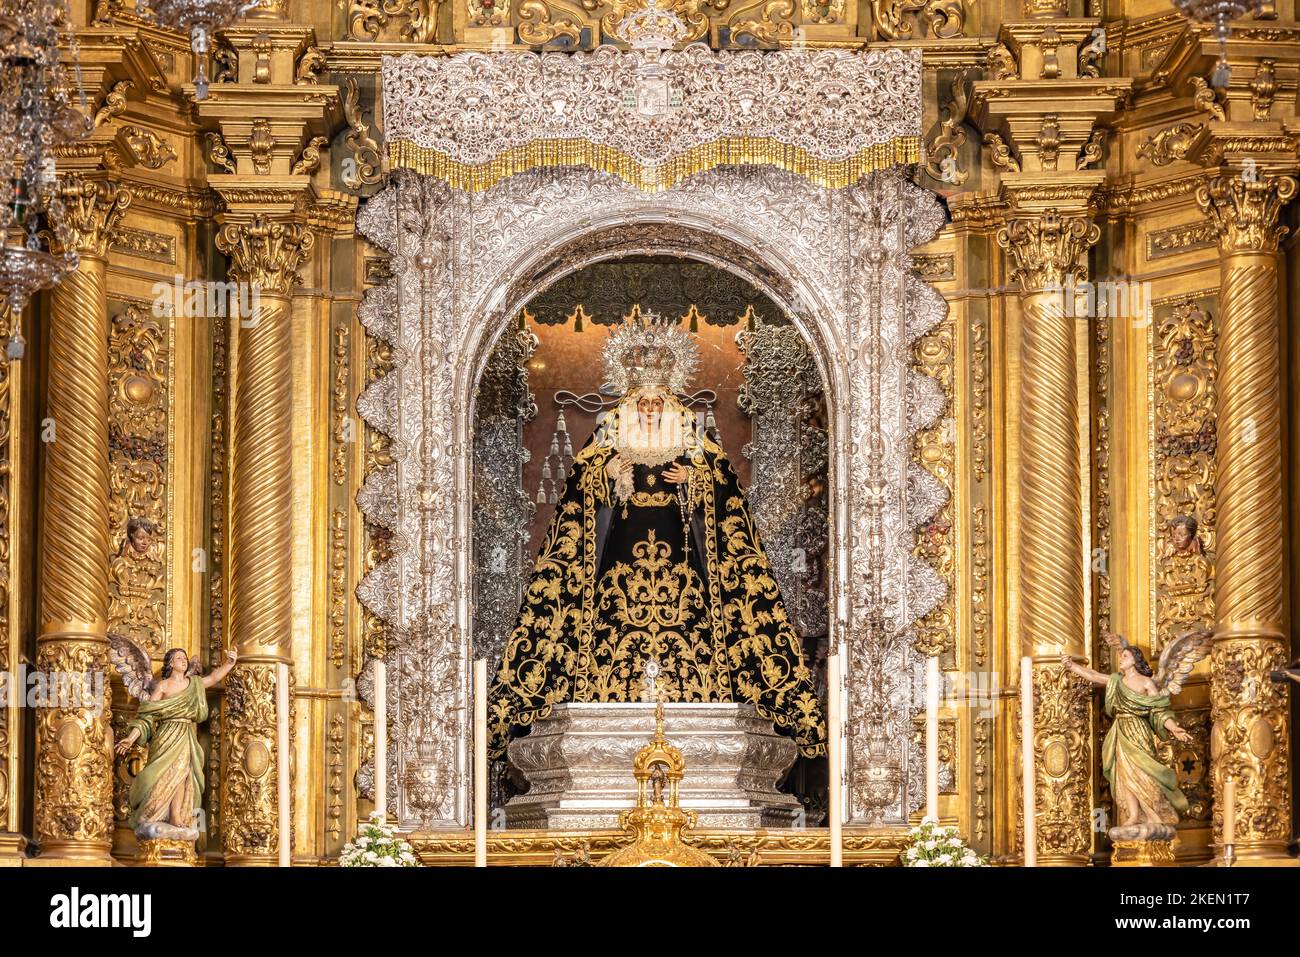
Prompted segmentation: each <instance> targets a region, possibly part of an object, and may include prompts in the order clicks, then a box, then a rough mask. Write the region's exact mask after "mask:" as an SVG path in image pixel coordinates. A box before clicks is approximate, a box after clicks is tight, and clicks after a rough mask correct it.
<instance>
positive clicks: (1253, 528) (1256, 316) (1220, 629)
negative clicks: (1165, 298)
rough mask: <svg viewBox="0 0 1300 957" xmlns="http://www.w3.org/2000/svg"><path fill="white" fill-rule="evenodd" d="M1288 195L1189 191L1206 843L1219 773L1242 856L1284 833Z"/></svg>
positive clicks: (1257, 856) (1261, 182) (1240, 178)
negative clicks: (1205, 243)
mask: <svg viewBox="0 0 1300 957" xmlns="http://www.w3.org/2000/svg"><path fill="white" fill-rule="evenodd" d="M1247 173H1249V174H1251V175H1247ZM1295 193H1296V181H1295V180H1294V179H1293V178H1291V177H1289V176H1280V175H1271V174H1270V175H1263V174H1261V173H1259V172H1258V171H1257V170H1255V169H1254V168H1253V166H1252V167H1251V168H1250V169H1249V170H1248V171H1247V170H1243V171H1242V172H1241V173H1237V174H1234V173H1231V172H1226V171H1225V172H1224V174H1223V175H1219V176H1215V177H1214V178H1212V179H1211V180H1210V181H1209V182H1208V183H1207V184H1206V185H1205V186H1202V187H1201V188H1200V189H1199V190H1198V191H1197V196H1196V199H1197V202H1198V203H1199V204H1200V206H1201V208H1202V209H1203V210H1205V212H1206V213H1207V214H1208V215H1209V217H1210V219H1211V220H1212V222H1213V223H1214V225H1215V228H1216V230H1217V232H1218V241H1219V254H1220V260H1219V262H1220V273H1219V275H1220V285H1219V309H1220V316H1219V322H1220V331H1219V343H1220V345H1219V405H1218V428H1219V443H1218V451H1217V457H1216V465H1217V469H1218V554H1217V563H1216V569H1215V571H1216V576H1217V577H1216V581H1215V591H1214V599H1215V613H1216V617H1217V621H1216V627H1215V642H1214V651H1213V654H1212V658H1211V686H1210V708H1211V711H1210V714H1211V720H1212V722H1213V728H1212V730H1211V734H1210V754H1211V758H1212V760H1213V771H1212V773H1213V780H1214V794H1215V802H1214V803H1215V810H1214V829H1215V840H1216V843H1218V842H1220V841H1221V839H1222V827H1223V806H1222V794H1223V786H1224V781H1225V779H1226V778H1228V777H1231V778H1232V779H1233V780H1234V781H1235V783H1236V795H1237V797H1236V835H1237V842H1236V852H1237V857H1238V858H1239V859H1240V860H1242V861H1243V862H1249V861H1269V860H1283V859H1285V845H1286V842H1287V840H1288V839H1289V837H1290V833H1291V774H1290V760H1289V759H1290V756H1289V753H1288V752H1289V748H1290V745H1289V720H1288V715H1289V708H1288V703H1287V694H1286V690H1285V686H1284V685H1279V684H1275V683H1273V682H1272V681H1270V680H1269V672H1270V671H1273V670H1275V669H1278V668H1282V667H1285V665H1286V662H1287V660H1288V658H1287V646H1288V642H1287V637H1286V630H1285V628H1286V584H1285V582H1286V559H1287V556H1286V532H1285V527H1284V520H1285V513H1284V509H1283V501H1282V393H1281V321H1280V317H1279V315H1278V271H1277V251H1278V240H1279V238H1280V237H1281V235H1282V233H1283V232H1284V231H1285V230H1284V227H1282V226H1280V225H1279V222H1278V220H1279V214H1280V212H1281V209H1282V207H1283V206H1284V205H1285V204H1286V203H1287V202H1288V201H1289V200H1290V199H1291V198H1292V197H1293V196H1294V195H1295Z"/></svg>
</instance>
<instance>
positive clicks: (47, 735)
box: [35, 176, 131, 862]
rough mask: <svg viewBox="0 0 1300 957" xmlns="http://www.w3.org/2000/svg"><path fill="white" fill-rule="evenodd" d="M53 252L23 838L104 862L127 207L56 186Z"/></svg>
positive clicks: (112, 195)
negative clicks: (58, 250)
mask: <svg viewBox="0 0 1300 957" xmlns="http://www.w3.org/2000/svg"><path fill="white" fill-rule="evenodd" d="M59 196H60V199H61V200H62V202H63V208H64V213H63V216H62V218H61V221H60V222H59V223H57V224H56V232H57V236H56V243H57V244H58V245H59V246H61V247H62V248H64V249H66V250H68V251H75V252H76V253H77V254H78V255H79V257H80V262H79V264H78V266H77V268H76V269H75V270H73V271H72V272H70V273H69V274H67V275H66V276H65V277H64V278H63V280H62V281H61V282H60V283H59V284H58V285H57V286H55V287H54V295H53V309H52V315H51V319H50V340H49V388H48V401H47V405H46V409H47V412H46V419H45V421H44V422H43V423H42V432H41V439H42V441H43V442H44V443H45V471H44V488H43V495H42V505H41V510H42V516H41V564H40V583H41V587H40V595H41V601H40V632H39V635H38V638H37V645H36V666H37V668H38V669H39V670H40V671H42V672H45V673H47V674H48V675H50V676H51V679H50V681H49V683H48V684H47V687H50V688H52V689H57V690H58V694H57V696H56V697H55V699H54V700H52V701H50V702H49V704H50V705H52V706H50V707H42V708H39V709H38V710H37V713H36V761H35V766H36V788H35V830H36V840H37V842H38V843H39V845H40V850H41V857H42V858H50V859H76V860H80V861H83V862H90V861H96V860H99V861H105V862H106V861H108V860H109V849H110V847H111V844H112V831H113V807H112V799H113V733H112V729H111V726H110V714H109V702H110V689H109V662H108V641H107V638H106V636H105V632H106V629H107V627H108V560H109V552H110V548H111V545H110V542H109V515H108V497H109V476H108V331H109V324H108V298H107V286H106V268H107V266H106V260H105V257H106V255H107V250H108V240H109V233H110V232H111V231H112V229H113V228H114V226H115V225H116V224H117V222H118V220H119V219H120V218H121V216H122V213H123V211H124V210H125V209H126V208H127V206H128V205H129V204H130V202H131V197H130V194H129V193H128V192H127V191H126V190H124V189H119V188H118V187H116V186H115V185H113V184H111V183H107V182H94V181H91V180H87V179H83V178H80V177H76V176H70V177H68V178H66V179H64V180H63V181H62V182H61V184H60V186H59Z"/></svg>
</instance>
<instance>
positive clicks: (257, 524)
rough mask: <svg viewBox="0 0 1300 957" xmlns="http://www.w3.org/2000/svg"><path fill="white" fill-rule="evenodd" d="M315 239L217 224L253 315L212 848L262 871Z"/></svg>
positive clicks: (236, 386) (234, 466)
mask: <svg viewBox="0 0 1300 957" xmlns="http://www.w3.org/2000/svg"><path fill="white" fill-rule="evenodd" d="M312 245H313V237H312V234H311V233H310V232H308V231H307V230H305V229H304V228H303V227H302V226H301V225H299V224H297V223H290V222H282V221H278V220H271V219H268V218H266V217H264V216H261V215H254V216H252V217H251V218H248V219H241V220H239V221H233V222H227V223H226V224H225V225H224V226H223V227H222V228H221V230H220V232H219V233H218V234H217V246H218V248H219V249H220V250H221V251H222V252H223V253H225V254H226V255H227V256H229V257H230V260H231V273H232V275H233V276H234V277H235V279H236V281H238V282H239V283H241V284H243V285H242V286H241V288H247V289H248V290H249V298H250V299H252V300H253V301H255V302H257V303H258V306H257V307H256V308H255V311H254V314H253V315H251V316H241V317H240V318H239V320H238V322H237V323H235V325H236V329H235V332H234V335H235V337H236V349H235V369H234V375H233V387H232V388H231V453H230V454H231V490H230V499H231V502H230V550H229V556H230V612H229V613H230V633H231V635H232V638H233V641H234V643H235V645H236V647H237V648H238V650H239V654H240V660H239V664H238V665H237V666H236V667H235V670H234V671H233V672H232V673H231V675H230V677H229V678H228V679H227V690H226V697H225V706H224V712H223V716H222V731H223V744H222V746H223V751H224V758H223V761H222V767H223V772H224V773H223V775H222V780H221V819H222V822H223V823H222V828H221V834H222V841H223V845H224V848H225V852H226V861H227V863H229V864H271V863H272V862H273V861H274V860H275V855H276V851H277V847H278V844H279V841H280V840H282V839H284V836H283V835H280V834H278V833H277V823H276V803H275V801H276V781H277V763H276V714H275V681H276V664H277V663H278V662H280V661H286V662H291V661H292V637H293V635H292V627H291V626H292V620H293V579H292V571H293V567H294V563H293V549H292V540H293V528H292V516H293V490H294V483H293V462H292V453H293V435H292V406H291V395H292V388H293V383H292V378H291V376H290V360H291V355H292V345H293V336H292V316H291V311H292V303H291V299H290V295H291V293H292V290H293V287H294V286H295V285H296V284H297V282H298V275H297V270H298V267H299V265H300V264H301V263H302V261H303V257H304V256H305V255H306V254H307V253H308V251H309V250H310V249H311V247H312Z"/></svg>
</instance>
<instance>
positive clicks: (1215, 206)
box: [1196, 171, 1296, 253]
mask: <svg viewBox="0 0 1300 957" xmlns="http://www.w3.org/2000/svg"><path fill="white" fill-rule="evenodd" d="M1295 193H1296V181H1295V180H1294V179H1292V178H1291V177H1290V176H1267V175H1264V174H1261V173H1255V175H1254V176H1250V177H1248V176H1247V175H1246V172H1245V171H1243V172H1241V173H1234V174H1231V175H1225V176H1215V177H1214V178H1213V179H1211V180H1210V181H1209V182H1208V183H1207V184H1206V185H1204V186H1201V187H1200V188H1199V189H1197V190H1196V202H1197V203H1199V204H1200V207H1201V209H1202V210H1204V211H1205V213H1206V215H1207V216H1209V217H1210V219H1211V221H1213V223H1214V226H1215V228H1216V229H1217V230H1218V233H1219V248H1220V249H1221V250H1222V251H1223V252H1225V253H1229V252H1274V251H1276V250H1277V244H1278V240H1279V239H1281V238H1282V237H1283V236H1285V235H1286V227H1285V226H1282V225H1281V224H1279V222H1278V218H1279V216H1280V214H1281V212H1282V207H1283V206H1285V205H1286V204H1287V202H1288V201H1290V199H1291V197H1293V196H1294V195H1295Z"/></svg>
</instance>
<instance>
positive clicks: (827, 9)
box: [731, 0, 843, 43]
mask: <svg viewBox="0 0 1300 957" xmlns="http://www.w3.org/2000/svg"><path fill="white" fill-rule="evenodd" d="M808 8H812V9H813V10H814V12H813V14H812V17H811V18H810V19H811V22H814V23H834V22H836V21H837V20H838V19H839V18H840V17H841V16H842V15H843V10H842V3H832V4H821V3H815V4H806V5H805V10H807V9H808ZM819 11H824V12H819ZM794 13H795V3H794V0H768V2H767V3H764V4H763V13H762V16H761V17H759V18H758V19H754V18H752V17H751V18H749V19H743V20H742V19H740V18H737V19H735V20H733V21H732V22H731V36H732V37H733V39H742V38H744V37H753V38H754V39H755V40H757V41H758V42H759V43H776V42H777V41H779V40H789V39H790V38H791V37H793V36H794ZM818 17H820V18H821V19H817V18H818Z"/></svg>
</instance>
